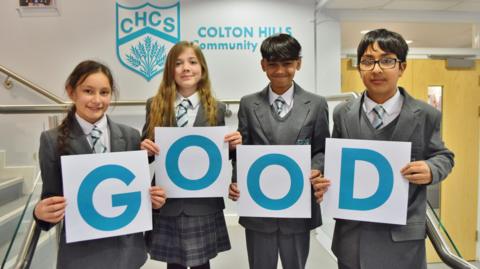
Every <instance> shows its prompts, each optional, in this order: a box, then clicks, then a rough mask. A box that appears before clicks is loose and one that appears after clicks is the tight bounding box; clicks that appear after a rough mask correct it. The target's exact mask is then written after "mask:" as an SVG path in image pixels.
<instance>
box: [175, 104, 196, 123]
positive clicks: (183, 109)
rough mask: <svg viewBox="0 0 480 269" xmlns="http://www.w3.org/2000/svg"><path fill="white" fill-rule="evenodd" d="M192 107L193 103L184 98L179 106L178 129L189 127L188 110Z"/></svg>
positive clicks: (177, 115) (177, 114)
mask: <svg viewBox="0 0 480 269" xmlns="http://www.w3.org/2000/svg"><path fill="white" fill-rule="evenodd" d="M191 106H192V103H191V102H190V100H189V99H187V98H184V99H183V100H182V102H180V104H178V105H177V112H176V118H177V126H178V127H185V126H186V125H187V123H188V116H187V110H188V108H190V107H191Z"/></svg>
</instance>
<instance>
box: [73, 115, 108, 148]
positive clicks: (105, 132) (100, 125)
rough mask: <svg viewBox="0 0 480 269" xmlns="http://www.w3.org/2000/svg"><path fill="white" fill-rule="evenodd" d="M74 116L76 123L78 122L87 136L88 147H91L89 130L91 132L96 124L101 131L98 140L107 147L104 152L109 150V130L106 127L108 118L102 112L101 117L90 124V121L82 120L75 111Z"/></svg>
mask: <svg viewBox="0 0 480 269" xmlns="http://www.w3.org/2000/svg"><path fill="white" fill-rule="evenodd" d="M75 118H76V119H77V121H78V124H80V127H81V128H82V131H83V133H84V134H85V135H86V136H87V140H88V143H89V144H90V147H93V144H92V139H91V137H90V132H92V129H93V127H94V126H97V128H98V129H99V130H100V131H102V135H101V136H100V142H102V144H103V145H104V146H105V147H107V151H105V152H110V130H109V129H108V120H107V115H106V114H103V117H102V118H101V119H100V120H98V121H97V122H95V123H94V124H91V123H90V122H88V121H86V120H84V119H83V118H82V117H80V116H79V115H78V114H77V113H75Z"/></svg>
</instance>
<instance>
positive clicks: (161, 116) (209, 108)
mask: <svg viewBox="0 0 480 269" xmlns="http://www.w3.org/2000/svg"><path fill="white" fill-rule="evenodd" d="M188 48H192V49H193V51H194V52H195V56H196V57H197V59H198V61H199V63H200V66H201V67H202V77H201V78H200V81H199V82H198V85H197V92H198V93H199V95H200V102H201V104H202V106H203V108H204V110H205V116H206V117H207V119H208V123H209V124H210V126H215V125H217V117H216V114H217V103H216V100H215V98H214V97H213V94H212V89H211V87H212V86H211V82H210V77H209V75H208V67H207V62H206V61H205V57H204V56H203V53H202V51H201V50H200V48H199V47H198V46H197V45H195V44H194V43H192V42H188V41H181V42H179V43H177V44H176V45H175V46H173V47H172V48H171V49H170V51H169V52H168V56H167V61H166V62H165V67H164V69H163V78H162V82H161V83H160V87H159V89H158V91H157V94H156V95H155V96H154V97H153V98H152V102H151V104H150V114H149V116H150V117H149V121H148V122H147V123H146V124H147V138H149V139H152V140H153V138H154V129H155V127H157V126H173V124H174V122H175V107H174V106H175V98H176V94H177V85H176V83H175V63H176V61H177V58H178V57H179V56H180V54H181V53H182V52H184V51H185V50H186V49H188Z"/></svg>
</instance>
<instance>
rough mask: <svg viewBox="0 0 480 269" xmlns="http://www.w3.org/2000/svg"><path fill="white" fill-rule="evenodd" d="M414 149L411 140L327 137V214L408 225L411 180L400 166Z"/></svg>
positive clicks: (406, 162) (341, 217) (324, 209)
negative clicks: (394, 140) (405, 175)
mask: <svg viewBox="0 0 480 269" xmlns="http://www.w3.org/2000/svg"><path fill="white" fill-rule="evenodd" d="M410 152H411V143H410V142H391V141H374V140H353V139H336V138H327V140H326V150H325V178H327V179H329V180H330V181H331V185H330V187H329V188H328V191H327V192H326V193H325V195H324V200H323V202H322V210H323V213H324V215H327V216H330V217H334V218H339V219H347V220H358V221H368V222H379V223H389V224H399V225H405V224H406V221H407V206H408V188H409V184H408V181H407V180H406V179H405V178H404V177H403V176H402V175H401V173H400V170H401V169H402V168H403V167H404V166H405V165H407V164H408V163H409V162H410Z"/></svg>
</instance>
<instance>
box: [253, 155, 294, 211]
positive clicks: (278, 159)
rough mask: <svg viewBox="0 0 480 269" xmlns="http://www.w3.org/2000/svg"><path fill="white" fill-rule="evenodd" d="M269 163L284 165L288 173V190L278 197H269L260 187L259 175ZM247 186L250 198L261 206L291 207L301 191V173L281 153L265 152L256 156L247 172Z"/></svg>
mask: <svg viewBox="0 0 480 269" xmlns="http://www.w3.org/2000/svg"><path fill="white" fill-rule="evenodd" d="M270 165H280V166H282V167H284V168H285V169H286V170H287V171H288V174H289V175H290V181H291V184H290V190H289V191H288V193H287V195H285V196H284V197H283V198H280V199H270V198H268V197H267V196H265V194H263V192H262V190H261V189H260V175H261V174H262V172H263V170H264V169H265V168H267V167H268V166H270ZM247 187H248V191H249V192H250V196H251V197H252V199H253V200H254V201H255V202H256V203H257V204H258V205H260V206H261V207H263V208H266V209H270V210H283V209H286V208H289V207H291V206H292V205H293V204H295V202H297V200H298V198H300V195H301V194H302V192H303V173H302V169H300V167H299V166H298V164H297V163H296V162H295V161H294V160H292V159H291V158H290V157H288V156H285V155H282V154H267V155H264V156H262V157H260V158H258V159H257V160H256V161H255V162H254V163H253V164H252V166H251V167H250V169H249V170H248V174H247Z"/></svg>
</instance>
